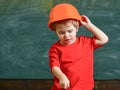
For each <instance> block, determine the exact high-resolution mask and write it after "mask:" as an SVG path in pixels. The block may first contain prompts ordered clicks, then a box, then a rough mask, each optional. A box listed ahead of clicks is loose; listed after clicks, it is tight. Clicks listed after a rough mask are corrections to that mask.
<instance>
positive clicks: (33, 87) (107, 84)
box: [0, 79, 120, 90]
mask: <svg viewBox="0 0 120 90" xmlns="http://www.w3.org/2000/svg"><path fill="white" fill-rule="evenodd" d="M52 83H53V81H52V80H46V79H45V80H28V79H27V80H22V79H20V80H19V79H0V90H50V87H51V86H52ZM94 90H120V81H119V80H112V81H110V80H109V81H102V80H100V81H97V80H96V81H95V89H94Z"/></svg>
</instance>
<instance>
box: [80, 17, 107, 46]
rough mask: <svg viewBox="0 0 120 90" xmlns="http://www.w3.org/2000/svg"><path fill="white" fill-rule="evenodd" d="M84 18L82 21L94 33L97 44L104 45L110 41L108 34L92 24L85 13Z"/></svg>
mask: <svg viewBox="0 0 120 90" xmlns="http://www.w3.org/2000/svg"><path fill="white" fill-rule="evenodd" d="M82 18H83V21H81V24H82V25H83V26H84V27H86V28H87V29H88V30H89V31H91V32H92V33H93V34H94V36H95V37H96V44H97V45H104V44H105V43H107V42H108V36H107V35H106V34H105V33H104V32H103V31H102V30H100V29H99V28H98V27H96V26H95V25H94V24H92V23H91V22H90V20H89V19H88V17H86V16H85V15H83V16H82Z"/></svg>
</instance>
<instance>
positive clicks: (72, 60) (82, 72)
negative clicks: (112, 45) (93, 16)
mask: <svg viewBox="0 0 120 90" xmlns="http://www.w3.org/2000/svg"><path fill="white" fill-rule="evenodd" d="M79 26H84V27H85V28H87V29H88V30H89V31H90V32H91V33H93V35H94V37H88V36H80V37H76V34H77V32H78V28H79ZM48 27H49V28H50V29H51V30H52V31H54V32H55V33H56V34H57V36H58V38H59V41H57V42H56V43H54V44H53V45H52V46H51V47H50V50H49V60H50V68H51V71H52V74H53V76H54V84H53V86H52V89H51V90H92V89H93V88H94V79H93V58H94V57H93V53H94V50H95V49H97V48H99V47H101V46H102V45H104V44H105V43H107V42H108V37H107V35H106V34H105V33H104V32H102V31H101V30H100V29H99V28H97V27H96V26H95V25H94V24H92V23H91V22H90V20H89V18H88V17H87V16H85V15H83V16H81V15H80V14H79V13H78V11H77V9H76V8H75V7H74V6H72V5H71V4H67V3H62V4H58V5H56V6H55V7H54V8H53V9H52V10H51V11H50V16H49V22H48Z"/></svg>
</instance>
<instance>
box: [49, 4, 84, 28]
mask: <svg viewBox="0 0 120 90" xmlns="http://www.w3.org/2000/svg"><path fill="white" fill-rule="evenodd" d="M65 19H74V20H78V21H80V20H81V19H82V17H81V15H80V14H79V12H78V10H77V9H76V8H75V7H74V6H73V5H71V4H68V3H61V4H58V5H56V6H55V7H53V8H52V9H51V11H50V14H49V22H48V27H49V28H50V29H51V30H53V27H52V24H53V23H54V22H57V21H61V20H65ZM79 25H80V22H79Z"/></svg>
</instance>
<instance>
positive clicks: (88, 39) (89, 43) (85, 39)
mask: <svg viewBox="0 0 120 90" xmlns="http://www.w3.org/2000/svg"><path fill="white" fill-rule="evenodd" d="M80 38H81V40H82V42H83V43H84V45H86V46H90V47H92V48H93V49H94V50H95V49H97V48H100V47H102V46H100V45H97V44H96V38H95V37H88V36H84V35H83V36H81V37H80Z"/></svg>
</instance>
